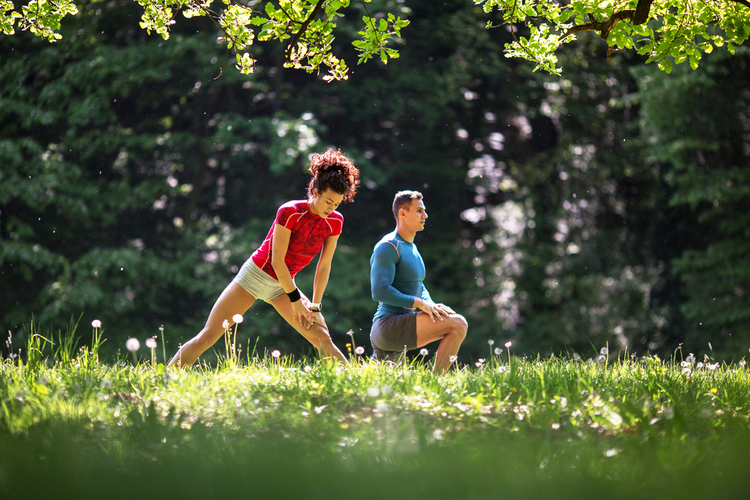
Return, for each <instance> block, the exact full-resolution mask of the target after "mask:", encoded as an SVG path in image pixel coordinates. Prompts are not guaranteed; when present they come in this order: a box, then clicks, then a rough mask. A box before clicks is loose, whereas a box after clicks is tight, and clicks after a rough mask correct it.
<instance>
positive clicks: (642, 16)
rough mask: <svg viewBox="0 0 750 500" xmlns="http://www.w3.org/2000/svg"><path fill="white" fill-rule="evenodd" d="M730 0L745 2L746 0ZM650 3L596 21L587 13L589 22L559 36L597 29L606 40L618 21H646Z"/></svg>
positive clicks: (641, 1) (640, 0)
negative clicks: (604, 19)
mask: <svg viewBox="0 0 750 500" xmlns="http://www.w3.org/2000/svg"><path fill="white" fill-rule="evenodd" d="M730 1H735V2H744V3H747V0H730ZM652 3H654V0H638V5H636V7H635V10H633V9H628V10H621V11H619V12H615V13H614V14H612V17H610V18H609V19H608V20H606V21H597V20H596V19H595V18H594V15H593V14H589V15H588V17H589V19H590V20H591V22H588V23H586V24H581V25H579V26H573V27H572V28H570V29H569V30H568V31H567V32H565V34H564V35H563V36H561V37H560V40H562V39H564V38H566V37H568V36H570V35H574V34H576V33H580V32H582V31H597V32H599V36H601V37H602V38H603V39H605V40H606V39H607V38H608V37H609V33H610V31H612V28H614V27H615V24H617V23H619V22H620V21H624V20H625V19H630V21H631V23H633V25H634V26H637V25H639V24H643V23H645V22H646V21H648V17H649V13H650V12H651V4H652Z"/></svg>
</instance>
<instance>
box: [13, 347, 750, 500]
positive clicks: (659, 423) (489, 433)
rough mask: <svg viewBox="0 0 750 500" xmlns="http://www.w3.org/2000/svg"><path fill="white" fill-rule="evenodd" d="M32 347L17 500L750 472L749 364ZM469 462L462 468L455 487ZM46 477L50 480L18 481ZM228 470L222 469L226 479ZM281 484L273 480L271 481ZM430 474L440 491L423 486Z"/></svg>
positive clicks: (663, 479) (16, 381)
mask: <svg viewBox="0 0 750 500" xmlns="http://www.w3.org/2000/svg"><path fill="white" fill-rule="evenodd" d="M29 344H30V345H36V346H37V347H38V348H39V349H38V352H37V354H36V355H35V357H34V358H33V359H32V358H31V357H30V358H28V359H27V360H26V361H25V362H22V361H19V360H7V359H6V360H1V361H0V408H1V411H0V449H2V450H3V453H1V454H0V457H2V458H0V466H2V468H3V470H4V471H6V474H4V475H3V476H2V478H0V481H2V483H1V484H2V487H3V490H4V491H6V492H11V493H9V495H10V496H9V498H15V497H14V496H13V495H14V493H13V492H15V491H24V494H29V493H30V492H35V491H37V488H38V489H39V490H40V491H41V490H44V488H46V487H50V486H49V484H50V481H52V482H53V483H54V487H55V491H56V492H57V494H61V492H64V491H67V490H68V489H69V488H74V487H81V490H80V491H78V492H77V494H78V495H79V496H84V497H87V496H91V495H93V494H95V493H98V494H100V491H95V490H96V488H93V489H92V487H91V484H96V485H97V486H99V485H100V483H98V482H97V481H99V480H101V481H103V483H104V482H110V481H116V482H118V483H119V482H120V481H122V482H123V486H125V485H128V484H129V482H130V480H132V479H133V478H139V479H140V480H139V481H135V482H133V483H132V484H129V486H128V488H127V490H128V492H129V493H130V494H132V492H133V491H136V490H137V491H140V490H138V488H139V486H137V485H139V484H143V482H144V478H151V477H153V478H154V481H155V482H154V483H153V484H152V483H151V482H150V481H146V482H147V483H148V487H147V488H146V490H144V491H145V493H146V495H160V494H161V492H162V488H167V487H169V488H170V490H173V491H182V488H185V487H186V484H187V485H192V486H190V487H189V488H187V489H190V490H191V491H196V490H195V488H212V490H213V491H217V489H218V491H224V490H223V489H224V488H226V489H235V488H240V487H241V486H240V485H241V484H242V483H244V482H246V481H251V480H254V481H258V482H259V484H253V483H251V484H248V485H246V486H245V488H247V487H250V488H251V490H253V491H255V490H257V489H261V490H262V491H266V490H265V488H268V489H269V491H273V493H274V494H279V493H280V492H282V493H283V492H286V491H288V490H287V488H291V486H284V484H286V483H289V481H283V480H282V479H283V477H287V476H286V475H288V467H289V464H290V463H297V461H298V460H299V461H300V463H305V464H306V465H305V467H300V468H299V469H300V470H299V471H298V472H297V473H295V474H297V476H295V477H298V475H299V474H302V477H306V474H310V477H311V481H313V482H312V483H310V482H309V481H303V483H304V485H305V487H303V488H302V491H305V490H306V488H307V487H310V486H311V485H312V486H315V488H313V490H314V491H312V492H311V493H310V494H312V495H313V496H315V495H320V496H321V498H322V497H324V496H330V495H331V494H332V493H336V492H339V490H338V488H339V487H340V486H335V485H340V484H341V483H342V481H341V480H340V475H341V474H348V475H352V476H351V477H352V481H346V483H347V484H348V483H353V484H357V485H358V486H362V488H363V489H364V490H366V491H374V492H376V493H378V494H380V493H381V489H382V488H383V487H385V488H387V489H388V491H391V490H393V488H394V485H397V486H399V488H397V489H398V490H399V491H402V492H403V493H404V494H409V495H411V494H412V493H411V488H414V487H415V486H413V483H414V482H415V481H417V483H418V489H420V490H421V491H434V493H435V495H436V496H437V497H439V498H441V497H442V496H445V495H447V494H448V493H446V491H448V492H451V493H450V496H455V494H454V492H455V490H456V489H460V490H461V491H462V492H465V493H466V492H476V493H477V494H482V495H483V496H488V495H490V494H491V493H492V492H493V491H496V490H497V489H498V488H502V489H503V490H505V491H506V492H507V491H511V492H514V491H518V492H521V491H524V492H525V493H526V494H527V495H528V494H531V495H537V494H542V493H543V492H545V491H547V490H548V489H549V488H550V487H552V486H553V485H558V486H559V485H560V484H563V485H566V486H567V487H568V490H567V491H571V492H575V493H576V495H577V496H579V497H580V496H584V497H587V496H588V494H587V493H586V492H587V491H590V490H591V488H593V490H594V491H592V492H591V495H595V492H596V491H598V490H599V488H604V489H607V491H610V492H619V493H620V494H621V495H623V496H622V498H632V496H633V494H635V493H636V492H637V491H641V490H642V488H644V487H649V488H656V490H653V491H659V492H662V495H667V496H666V497H667V498H672V497H674V498H681V497H684V493H685V492H689V491H710V492H714V493H717V492H719V493H724V492H726V493H727V494H730V493H733V492H734V491H735V488H737V487H738V486H740V485H741V483H735V482H734V481H733V480H731V479H728V478H733V477H736V478H737V481H740V480H741V478H742V476H741V474H738V475H735V474H734V473H732V472H733V471H741V470H743V467H746V466H747V450H746V446H747V444H748V443H747V432H746V428H747V419H748V417H750V407H748V400H747V397H746V395H747V391H748V385H749V384H750V378H749V377H748V373H747V369H746V366H745V365H744V362H742V363H740V364H738V365H731V366H726V365H724V366H720V365H718V364H714V363H713V362H712V361H711V360H707V362H706V363H705V364H704V363H696V360H695V359H689V358H688V359H686V360H685V361H684V362H680V361H679V358H678V359H675V360H673V361H667V362H665V361H662V360H660V359H658V358H656V357H651V356H648V357H644V358H641V359H631V358H624V359H617V360H615V359H607V355H606V354H602V356H603V358H604V359H603V361H601V362H594V361H589V362H585V361H574V360H568V359H545V360H523V359H519V358H517V357H510V358H509V357H508V355H507V353H506V352H503V353H502V355H501V356H500V357H498V356H495V355H493V354H492V353H491V354H490V356H488V361H486V362H485V363H483V364H480V366H479V367H466V366H456V368H455V369H454V370H452V371H450V372H449V373H447V374H444V375H441V376H434V375H433V374H432V373H431V372H430V371H429V370H428V369H427V366H426V365H427V364H428V361H429V360H428V359H424V360H421V359H420V360H417V361H415V362H413V363H410V364H407V365H389V364H373V363H369V362H367V361H365V360H362V359H360V358H354V359H351V360H350V363H349V365H347V366H340V365H333V364H330V363H327V362H322V361H312V360H305V359H301V360H299V361H295V360H293V359H292V358H291V357H287V356H283V357H278V358H274V357H263V358H258V357H253V358H252V359H250V360H246V361H247V365H244V362H243V363H242V364H241V365H237V364H234V363H229V362H227V363H225V364H224V365H223V366H221V367H219V368H216V369H209V368H207V367H203V368H199V369H195V370H188V371H177V372H172V371H168V370H165V369H164V367H163V365H161V364H158V365H152V364H151V363H148V362H146V361H141V362H139V363H138V364H137V365H136V366H133V365H131V364H129V363H128V362H127V360H126V359H122V360H120V362H118V363H116V364H115V365H107V364H102V363H99V362H96V361H93V360H90V359H89V358H87V357H85V356H84V355H83V354H84V351H78V353H74V356H73V357H71V358H66V359H63V358H60V357H58V356H53V355H51V351H50V346H49V344H44V343H43V342H41V341H37V340H31V341H30V342H29ZM92 347H94V346H92ZM76 354H77V355H76ZM457 463H458V464H463V465H460V467H466V469H465V470H464V469H459V470H460V471H463V472H462V473H461V475H460V478H461V480H460V481H459V480H458V479H456V476H455V475H453V474H454V473H455V472H456V467H457ZM427 465H431V466H430V467H427ZM207 467H208V469H206V468H207ZM278 467H281V468H282V469H284V468H286V469H284V470H285V472H284V474H286V475H284V474H281V475H279V472H278V471H276V468H278ZM448 467H449V468H448ZM206 470H208V471H209V473H208V474H207V473H206ZM222 470H223V471H225V472H224V473H220V471H222ZM448 470H450V471H452V473H451V474H448V476H449V481H447V482H446V481H445V480H443V479H441V477H443V476H444V474H445V473H446V472H447V471H448ZM192 471H196V474H197V475H194V476H193V475H192V474H191V472H192ZM198 471H201V472H200V473H198ZM247 471H253V474H251V475H250V476H248V475H247ZM274 471H276V472H274ZM397 471H401V474H399V473H398V472H397ZM719 472H721V474H719ZM39 473H44V476H45V478H46V480H45V481H36V482H31V483H28V484H26V485H25V488H23V489H21V490H18V489H17V488H15V487H14V486H16V485H17V484H20V483H21V482H22V481H24V480H25V478H28V477H30V476H31V475H33V474H39ZM215 474H219V475H218V476H217V477H220V478H224V479H222V480H220V481H219V482H218V483H217V484H214V481H216V478H215V477H214V478H213V479H211V478H212V477H213V476H215ZM269 474H270V475H269ZM369 474H371V475H369ZM415 474H416V476H415ZM348 475H347V477H349V476H348ZM691 477H692V478H695V480H694V482H691V480H690V479H689V478H691ZM97 478H98V479H97ZM157 478H158V480H157ZM186 478H192V479H186ZM230 478H234V479H230ZM238 478H242V480H238ZM269 478H277V479H274V480H273V481H272V482H274V484H273V485H272V486H271V485H268V486H262V485H267V483H268V481H269ZM313 478H315V479H313ZM386 479H388V480H386ZM276 481H280V482H279V483H278V484H275V482H276ZM394 481H395V482H394ZM457 481H458V484H457ZM432 482H437V486H435V489H434V490H432V489H430V488H431V487H427V486H425V485H428V484H431V483H432ZM103 483H102V485H103ZM172 483H174V484H172ZM291 483H293V484H294V485H299V484H300V481H299V480H295V481H292V482H291ZM370 483H371V484H370ZM87 484H88V486H86V485H87ZM410 484H411V485H412V486H409V485H410ZM157 485H158V486H157ZM592 485H596V487H593V486H592ZM741 486H742V487H744V485H741ZM351 488H355V489H356V488H357V486H347V487H346V488H344V489H347V490H348V489H351ZM373 488H374V489H373ZM425 488H427V489H426V490H425ZM682 488H685V489H684V490H683V489H682ZM695 488H698V490H695ZM45 491H46V490H45ZM165 491H166V490H165ZM289 491H290V493H291V492H292V491H293V488H292V490H289ZM649 491H652V490H651V489H650V490H649ZM89 492H90V493H89ZM298 493H299V492H298ZM391 494H392V492H391ZM376 496H377V495H376ZM688 496H690V495H688ZM368 498H369V497H368Z"/></svg>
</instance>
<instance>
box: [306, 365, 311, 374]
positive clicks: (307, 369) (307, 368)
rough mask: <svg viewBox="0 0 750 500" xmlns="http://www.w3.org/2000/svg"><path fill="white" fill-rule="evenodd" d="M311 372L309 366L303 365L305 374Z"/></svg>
mask: <svg viewBox="0 0 750 500" xmlns="http://www.w3.org/2000/svg"><path fill="white" fill-rule="evenodd" d="M311 371H312V368H310V367H309V366H307V365H305V373H310V372H311Z"/></svg>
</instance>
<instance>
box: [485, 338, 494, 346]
mask: <svg viewBox="0 0 750 500" xmlns="http://www.w3.org/2000/svg"><path fill="white" fill-rule="evenodd" d="M487 343H488V344H489V345H491V346H492V345H495V341H494V340H492V339H490V340H488V341H487Z"/></svg>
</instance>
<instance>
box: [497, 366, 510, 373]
mask: <svg viewBox="0 0 750 500" xmlns="http://www.w3.org/2000/svg"><path fill="white" fill-rule="evenodd" d="M497 371H499V372H500V373H505V372H507V371H508V367H507V366H499V367H498V368H497Z"/></svg>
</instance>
